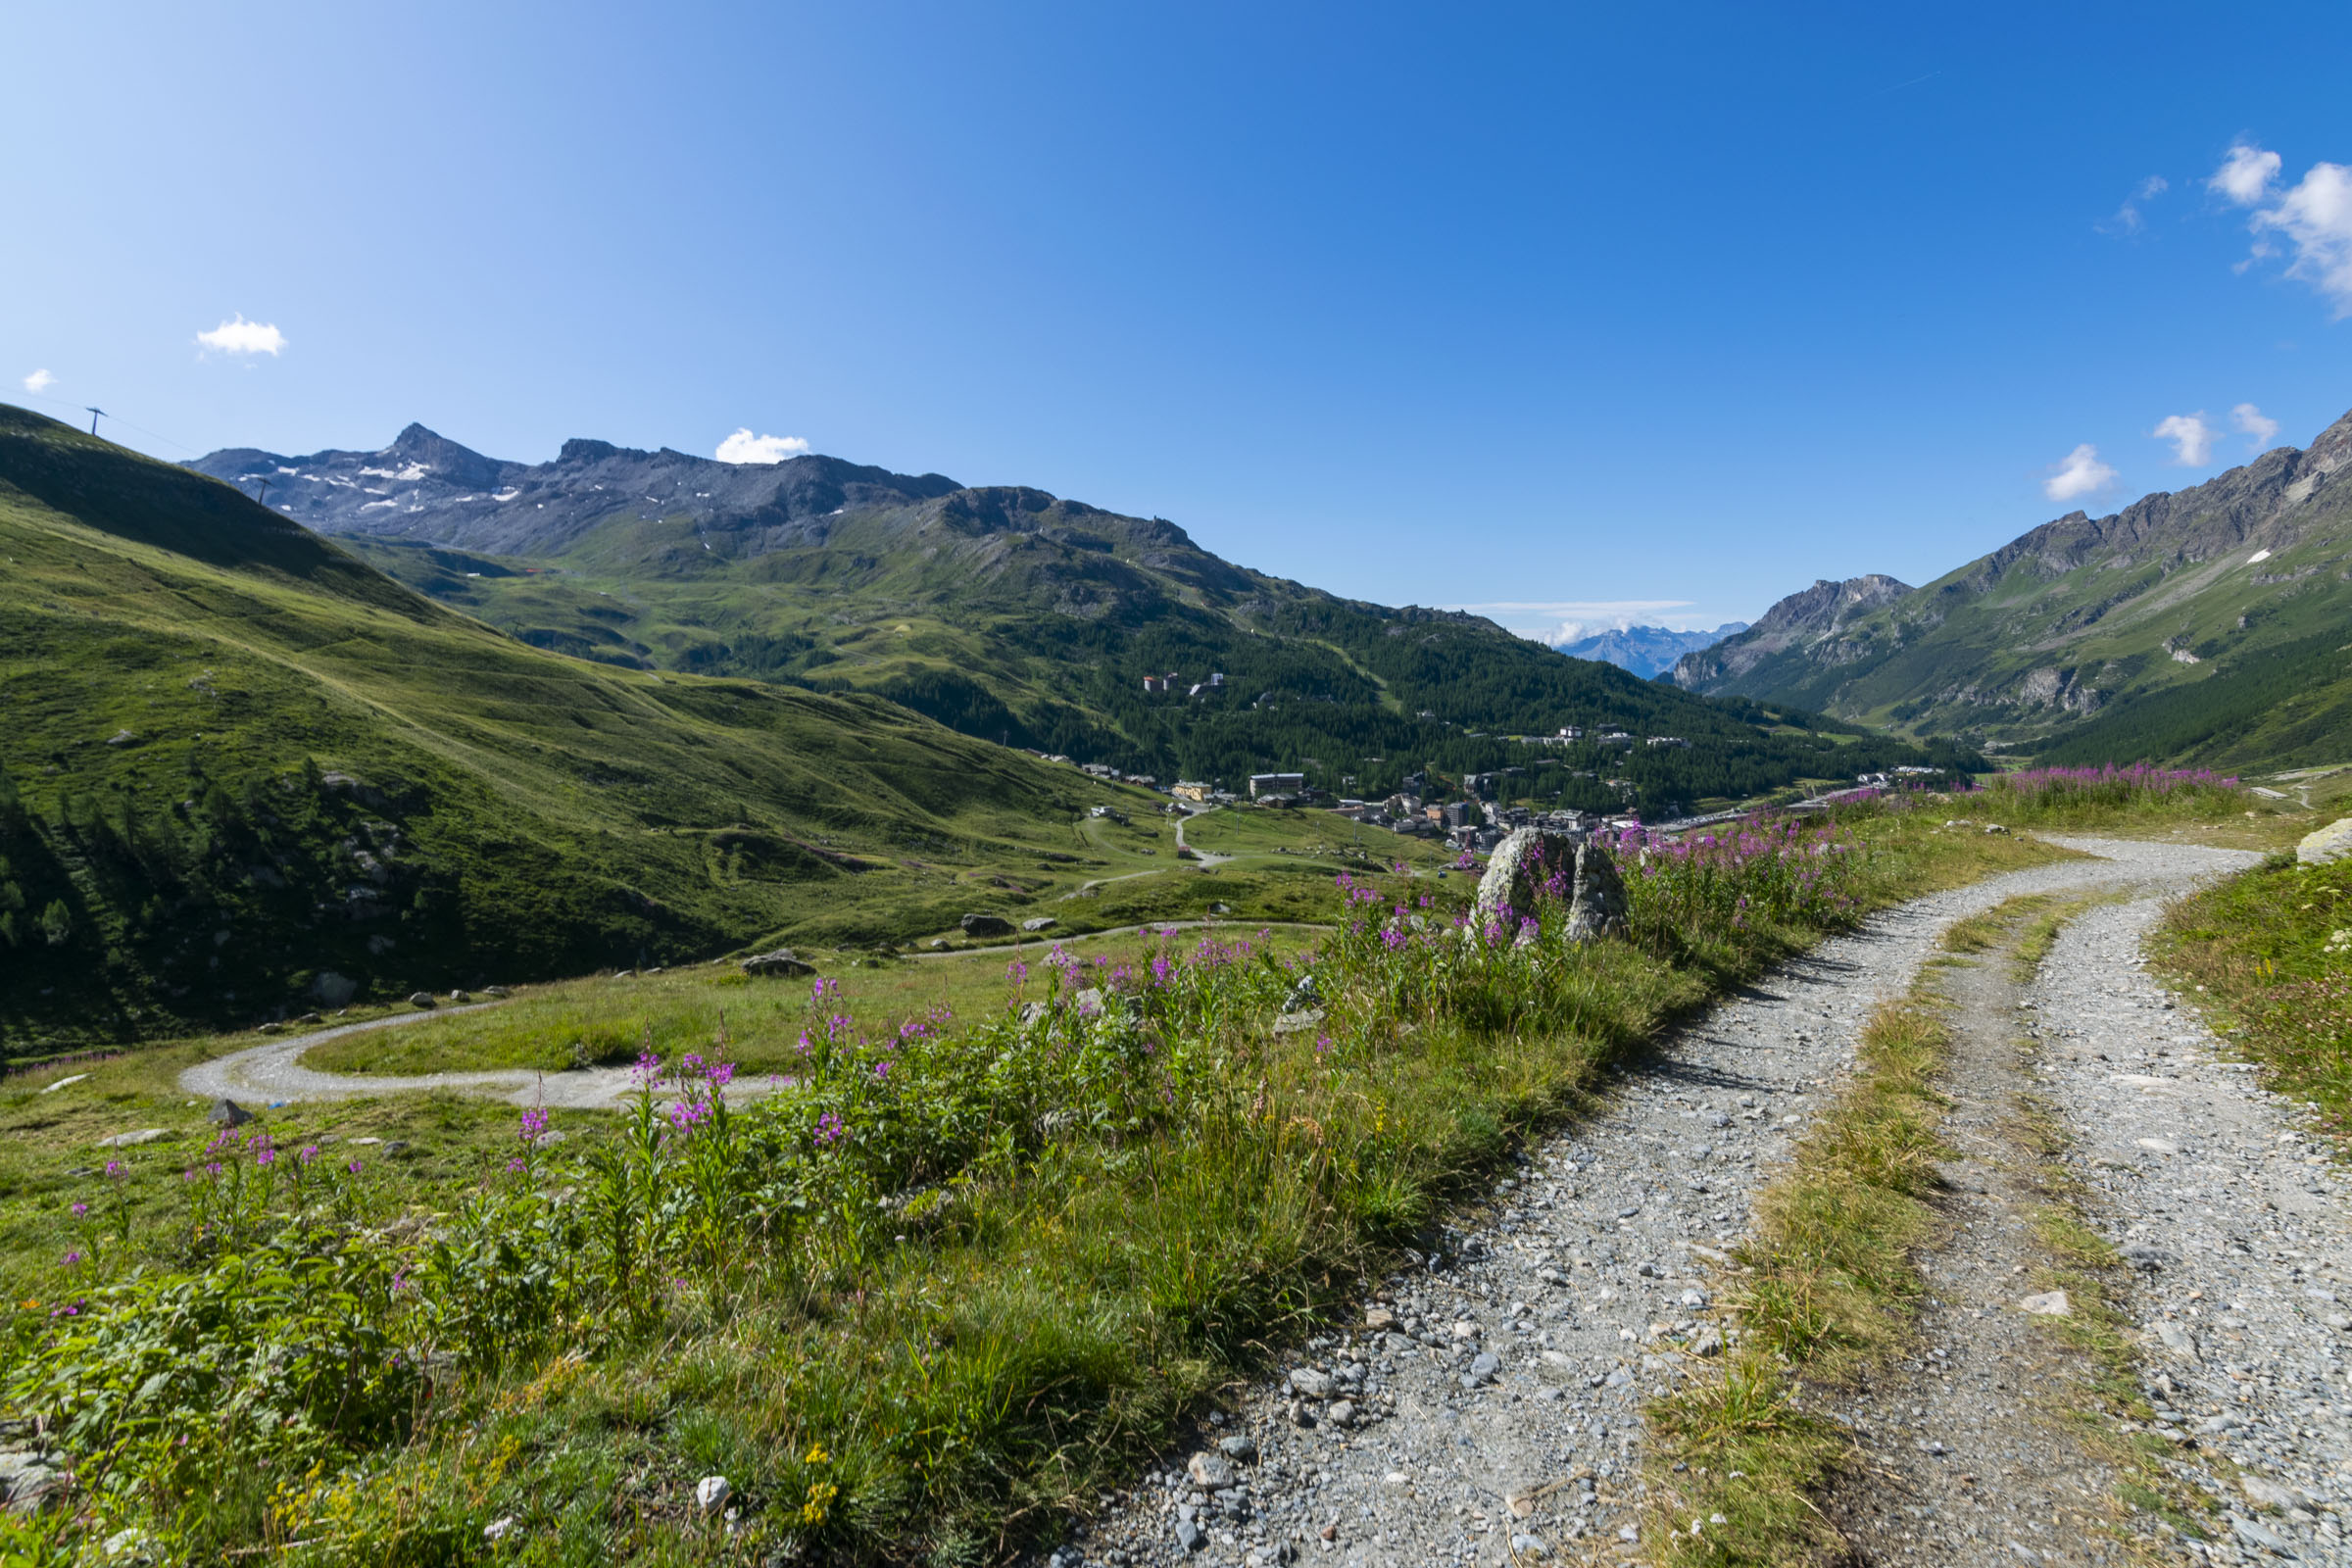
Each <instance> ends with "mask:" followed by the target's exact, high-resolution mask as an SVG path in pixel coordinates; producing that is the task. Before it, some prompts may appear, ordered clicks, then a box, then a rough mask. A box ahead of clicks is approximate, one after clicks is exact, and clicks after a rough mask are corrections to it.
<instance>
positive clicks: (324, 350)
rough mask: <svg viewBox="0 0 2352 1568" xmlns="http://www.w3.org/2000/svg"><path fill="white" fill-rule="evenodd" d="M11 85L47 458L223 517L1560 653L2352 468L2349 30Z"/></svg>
mask: <svg viewBox="0 0 2352 1568" xmlns="http://www.w3.org/2000/svg"><path fill="white" fill-rule="evenodd" d="M9 30H10V44H9V48H8V49H7V50H6V51H5V53H4V54H0V126H4V127H5V131H6V134H7V136H8V138H9V142H10V145H11V146H12V147H14V148H16V149H17V150H18V154H19V156H17V157H16V158H13V159H12V160H10V163H9V166H8V172H7V173H6V175H5V176H0V178H4V179H5V188H6V190H7V191H8V193H9V195H8V201H7V211H8V212H9V214H10V217H11V221H10V223H9V225H8V232H7V234H6V235H5V237H0V375H4V376H5V379H0V397H8V398H21V399H22V400H23V401H25V402H28V403H30V404H31V405H32V406H34V407H36V408H41V409H44V410H46V411H49V412H59V413H67V412H70V411H72V410H73V409H77V408H78V407H79V406H80V405H83V404H88V403H96V404H99V405H101V406H103V407H105V408H107V409H109V410H111V411H113V413H114V414H115V415H117V416H118V417H119V419H120V421H122V422H118V423H116V424H115V425H113V426H111V427H110V430H111V433H113V434H115V435H117V436H118V437H119V438H122V439H125V440H128V441H130V442H132V443H134V444H136V445H139V446H141V447H142V448H144V449H146V450H149V451H152V452H155V453H156V454H158V455H159V456H165V457H174V458H177V457H185V456H190V455H193V453H195V452H199V451H205V450H210V449H212V448H215V447H220V446H229V445H251V446H262V447H268V448H270V449H273V450H277V451H282V452H302V451H310V450H315V449H317V448H319V447H325V446H344V447H371V446H375V445H378V444H381V443H383V442H385V441H388V440H389V439H390V438H391V437H392V435H393V434H394V433H395V432H396V431H398V430H399V429H400V427H401V426H402V425H404V424H406V423H408V422H409V421H410V420H412V419H417V420H422V421H423V422H425V423H426V424H429V425H431V426H433V427H434V428H435V429H437V430H439V431H441V432H442V433H443V434H445V435H448V436H451V437H453V438H455V439H457V440H460V441H463V442H465V443H466V444H467V445H469V446H473V447H476V448H478V449H480V450H483V451H486V452H490V453H492V454H495V455H497V456H501V457H510V458H518V459H524V460H540V459H545V458H548V457H551V456H553V454H554V452H555V449H556V447H557V446H558V444H559V443H561V442H562V441H563V440H564V438H565V437H568V436H573V435H591V436H598V437H602V438H605V439H609V440H613V441H618V442H622V443H625V444H629V445H635V446H646V447H651V446H659V445H668V446H673V447H677V448H679V449H681V450H685V451H691V452H701V453H715V452H716V450H717V449H718V447H719V445H720V443H721V442H722V441H724V440H725V439H726V438H727V437H728V436H729V435H730V434H731V433H733V432H736V431H738V430H743V431H748V432H749V435H750V438H751V439H752V441H754V442H756V441H757V438H759V437H761V436H768V437H775V438H781V439H783V440H794V441H805V442H807V443H809V447H810V448H811V449H813V450H816V451H821V452H828V453H833V454H835V455H838V456H841V457H845V458H850V459H853V460H857V461H860V462H868V463H879V464H884V465H888V466H893V467H898V468H904V469H911V470H915V471H924V470H937V471H941V472H945V473H949V474H952V475H954V476H955V477H956V478H957V479H959V480H962V481H964V482H966V483H985V482H1019V483H1026V484H1032V485H1036V486H1039V487H1042V488H1045V489H1048V490H1052V491H1054V492H1056V493H1058V494H1062V495H1068V496H1075V497H1077V498H1079V499H1081V500H1085V501H1088V502H1092V503H1094V504H1096V505H1098V506H1104V507H1111V508H1115V509H1118V510H1121V511H1127V512H1134V513H1139V514H1146V515H1161V516H1166V517H1170V518H1173V519H1174V520H1176V521H1178V522H1180V523H1182V524H1184V525H1185V526H1186V527H1187V528H1189V529H1190V530H1191V531H1192V532H1193V534H1194V535H1195V537H1197V538H1198V539H1199V540H1201V543H1203V544H1204V545H1206V546H1208V547H1209V548H1211V549H1213V550H1216V551H1218V552H1219V553H1220V554H1223V555H1226V556H1228V557H1231V558H1233V559H1235V560H1238V561H1241V562H1243V563H1246V564H1250V565H1253V566H1257V567H1260V568H1262V569H1265V570H1269V571H1274V572H1278V573H1281V574H1283V575H1286V576H1292V577H1297V578H1299V579H1302V580H1305V581H1309V582H1313V583H1316V584H1318V585H1321V586H1324V587H1328V588H1331V589H1334V590H1337V591H1340V592H1343V593H1348V594H1352V595H1357V596H1360V597H1364V598H1368V599H1373V600H1379V601H1383V602H1390V603H1407V602H1410V603H1423V604H1470V605H1509V606H1514V607H1521V608H1514V609H1509V610H1502V611H1497V612H1495V613H1496V614H1497V618H1500V619H1503V620H1505V621H1506V623H1509V624H1513V625H1515V626H1520V627H1522V628H1525V629H1530V630H1535V629H1542V628H1546V627H1556V626H1558V625H1559V624H1560V623H1562V622H1563V621H1566V620H1571V619H1583V620H1595V621H1597V620H1607V619H1611V618H1617V617H1621V616H1625V615H1629V614H1630V615H1631V616H1632V617H1633V618H1637V619H1660V620H1666V621H1670V622H1673V623H1676V624H1697V623H1712V622H1713V621H1715V620H1718V619H1722V618H1728V617H1731V616H1735V615H1737V616H1741V617H1747V616H1752V615H1753V614H1755V613H1757V612H1759V611H1761V610H1762V609H1763V608H1764V607H1765V606H1766V605H1768V604H1769V603H1770V602H1771V601H1772V600H1773V599H1775V598H1777V597H1778V596H1780V595H1781V594H1783V593H1786V592H1789V591H1790V590H1792V589H1795V588H1798V587H1801V586H1804V585H1805V584H1806V583H1808V582H1810V581H1811V580H1812V579H1813V578H1814V577H1816V576H1833V577H1835V576H1846V575H1851V574H1853V573H1857V572H1862V571H1872V570H1878V571H1890V572H1893V573H1895V574H1897V575H1899V576H1902V577H1904V578H1906V579H1907V580H1910V581H1914V582H1919V581H1926V580H1928V579H1929V578H1931V577H1933V576H1935V575H1937V574H1939V573H1940V572H1942V571H1944V570H1947V569H1949V568H1951V567H1953V566H1955V565H1958V564H1961V563H1962V562H1963V561H1965V560H1967V559H1968V558H1969V557H1971V556H1973V555H1975V554H1978V553H1981V552H1982V551H1984V550H1986V549H1989V548H1991V547H1993V546H1994V545H1997V544H1999V543H2001V542H2003V541H2004V540H2007V539H2009V538H2011V537H2013V536H2014V535H2016V534H2017V533H2019V532H2021V531H2023V530H2024V529H2026V528H2028V527H2030V526H2032V525H2033V524H2034V523H2036V522H2039V521H2042V520H2044V519H2046V518H2048V517H2051V516H2054V515H2059V514H2061V513H2063V512H2066V511H2068V510H2071V509H2072V508H2073V507H2076V506H2082V507H2084V508H2087V509H2088V510H2090V511H2092V512H2093V513H2094V514H2095V513H2100V512H2105V511H2111V510H2113V509H2114V508H2115V507H2117V506H2119V505H2121V504H2123V503H2125V502H2128V501H2130V500H2131V499H2132V498H2133V497H2136V496H2138V495H2140V494H2143V493H2145V492H2147V491H2150V490H2161V489H2175V488H2179V487H2180V485H2182V484H2184V483H2192V482H2195V481H2196V480H2198V479H2200V478H2204V477H2208V476H2210V475H2211V474H2212V473H2214V472H2217V471H2219V470H2220V468H2221V467H2222V466H2226V465H2227V464H2229V463H2234V462H2238V461H2242V458H2243V456H2244V455H2245V454H2246V453H2247V452H2248V451H2249V450H2250V448H2251V447H2252V445H2253V444H2254V439H2255V437H2256V436H2259V434H2260V432H2261V430H2262V429H2263V424H2262V422H2261V421H2264V420H2274V421H2276V423H2277V429H2278V433H2277V436H2276V437H2275V440H2276V441H2278V442H2297V443H2300V442H2302V441H2306V440H2308V439H2309V438H2310V437H2311V436H2312V435H2313V434H2314V433H2316V432H2317V431H2318V430H2320V429H2321V428H2323V427H2324V426H2325V425H2327V423H2328V422H2330V421H2331V420H2333V419H2334V418H2335V417H2338V416H2340V415H2342V414H2343V413H2344V412H2345V411H2346V410H2347V409H2348V408H2352V355H2348V354H2347V349H2348V348H2352V321H2348V320H2346V319H2344V315H2345V313H2346V312H2347V310H2352V182H2348V181H2352V176H2348V175H2346V174H2344V172H2343V171H2342V170H2341V168H2340V166H2342V165H2345V164H2352V93H2348V92H2347V91H2346V90H2345V87H2344V84H2343V75H2342V70H2343V64H2342V63H2343V61H2344V60H2345V59H2346V58H2347V56H2348V49H2347V46H2348V45H2352V11H2348V10H2347V9H2346V8H2344V7H2343V6H2341V5H2340V4H2339V5H2332V6H2317V5H2313V6H2293V5H2281V6H2273V7H2267V8H2261V9H2259V10H2253V11H2242V10H2241V11H2237V12H2230V11H2227V10H2216V9H2215V8H2213V7H2211V6H2198V7H2194V8H2190V7H2185V6H2182V7H2171V6H2150V5H2131V6H2124V5H2114V6H2090V5H2073V6H2064V7H2052V6H2047V5H2034V6H2001V5H1965V6H1963V5H1941V6H1912V7H1886V6H1860V5H1855V6H1843V7H1829V6H1822V7H1793V6H1792V7H1770V8H1766V7H1755V6H1733V5H1687V6H1682V7H1676V8H1672V9H1668V8H1640V7H1623V6H1610V7H1606V8H1602V7H1590V8H1588V7H1573V6H1565V5H1545V6H1529V7H1525V8H1510V7H1499V6H1498V7H1435V6H1427V7H1417V8H1397V7H1382V6H1345V7H1343V6H1336V5H1335V6H1285V7H1272V6H1265V5H1248V6H1243V5H1231V6H1228V5H1217V4H1200V5H1190V6H1184V7H1174V6H1158V7H1146V6H1137V5H1117V4H1099V5H1092V6H1081V5H1031V4H1021V3H1014V0H1008V3H1001V4H996V5H990V6H971V5H960V4H954V5H951V4H939V5H901V4H888V3H860V4H856V5H838V6H829V7H787V6H776V5H759V6H752V5H732V6H730V5H694V4H674V3H673V4H668V5H663V6H661V7H630V8H621V7H608V6H598V5H581V4H572V5H564V6H561V7H558V6H552V5H550V6H535V5H525V4H513V5H499V6H480V5H466V6H457V5H440V4H431V3H421V4H411V5H406V6H402V7H399V8H380V7H368V8H362V7H348V6H318V5H300V6H295V5H287V6H282V7H276V6H261V5H231V6H221V7H203V8H199V7H190V6H184V5H136V4H132V5H111V6H105V7H96V6H66V5H55V4H52V5H45V6H40V7H37V8H34V7H21V8H18V9H17V10H15V11H14V12H13V13H12V16H11V20H10V25H9ZM2233 148H2236V149H2239V150H2238V151H2237V152H2236V153H2234V154H2233V152H2232V149H2233ZM2233 158H2234V160H2235V161H2234V162H2232V159H2233ZM2331 171H2333V172H2331ZM2225 172H2227V174H2228V176H2229V177H2227V178H2225V179H2224V180H2223V181H2222V183H2221V184H2219V185H2216V184H2214V183H2212V182H2213V181H2214V180H2215V178H2216V176H2217V174H2223V173H2225ZM2158 182H2161V183H2160V184H2159V183H2158ZM240 322H242V323H244V324H243V325H240V324H239V323H240ZM224 323H225V324H226V325H227V326H228V327H229V328H230V330H229V331H228V332H227V333H226V334H225V335H223V334H222V333H221V330H220V329H221V327H222V326H223V324H224ZM199 333H210V334H213V341H212V343H211V345H209V346H208V345H207V344H204V343H200V342H199V338H198V334H199ZM35 372H45V373H46V375H47V376H48V377H50V378H52V379H50V380H47V381H45V382H44V381H41V380H40V379H39V378H38V377H37V376H36V375H35ZM26 377H34V381H35V384H34V385H32V386H30V387H27V386H26V385H25V378H26ZM20 388H24V390H20ZM2240 404H2245V405H2251V406H2252V407H2253V408H2254V409H2255V410H2257V411H2259V413H2258V416H2249V417H2245V418H2242V419H2241V418H2239V417H2235V416H2233V414H2232V411H2233V410H2234V409H2236V408H2237V406H2238V405H2240ZM2198 417H2201V423H2197V424H2190V423H2186V422H2183V423H2178V424H2174V425H2172V426H2170V427H2169V428H2170V429H2171V430H2172V431H2173V432H2174V437H2173V438H2170V439H2160V438H2158V437H2157V436H2156V435H2155V434H2154V432H2155V431H2156V430H2157V429H2158V428H2159V426H2160V425H2161V424H2162V423H2163V421H2165V420H2167V419H2180V420H2182V421H2187V420H2190V419H2192V418H2198ZM2241 424H2251V426H2252V429H2253V431H2254V435H2253V436H2249V434H2247V433H2246V432H2245V431H2243V430H2241V429H2240V428H2239V427H2238V426H2239V425H2241ZM2201 431H2211V432H2213V434H2212V437H2211V439H2210V440H2206V439H2204V438H2203V437H2202V436H2201V434H2200V432H2201ZM780 444H781V441H779V442H777V443H771V444H770V445H769V447H768V450H771V451H772V450H776V449H778V447H779V446H780ZM2085 448H2087V449H2090V450H2089V451H2088V452H2084V451H2083V450H2082V449H2085ZM2183 455H2185V456H2186V458H2187V459H2189V460H2190V461H2187V462H2185V463H2183V462H2181V461H2179V460H2180V457H2181V456H2183ZM1593 606H1600V607H1603V608H1601V609H1597V610H1595V609H1593V608H1590V607H1593ZM1643 607H1647V608H1643Z"/></svg>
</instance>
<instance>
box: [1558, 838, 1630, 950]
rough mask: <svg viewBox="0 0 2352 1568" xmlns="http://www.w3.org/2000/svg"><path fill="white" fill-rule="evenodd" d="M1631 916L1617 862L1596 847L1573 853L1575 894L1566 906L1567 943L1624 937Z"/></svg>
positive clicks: (1582, 848)
mask: <svg viewBox="0 0 2352 1568" xmlns="http://www.w3.org/2000/svg"><path fill="white" fill-rule="evenodd" d="M1629 912H1630V906H1628V904H1627V902H1626V897H1625V883H1624V881H1623V880H1622V879H1621V878H1620V877H1619V876H1618V875H1617V862H1616V861H1615V860H1613V859H1611V858H1609V852H1608V851H1606V850H1604V849H1602V848H1601V847H1600V846H1599V845H1597V844H1580V845H1578V846H1577V851H1576V894H1575V897H1573V898H1572V899H1570V900H1569V903H1568V940H1569V941H1571V942H1592V941H1593V940H1595V939H1597V938H1600V937H1621V936H1623V935H1625V931H1626V923H1627V915H1628V913H1629Z"/></svg>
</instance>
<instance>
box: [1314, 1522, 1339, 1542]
mask: <svg viewBox="0 0 2352 1568" xmlns="http://www.w3.org/2000/svg"><path fill="white" fill-rule="evenodd" d="M1315 1534H1316V1535H1317V1536H1319V1537H1321V1538H1322V1539H1323V1540H1325V1541H1337V1540H1339V1539H1340V1527H1339V1526H1338V1525H1325V1526H1324V1527H1323V1528H1322V1529H1320V1530H1318V1531H1316V1532H1315Z"/></svg>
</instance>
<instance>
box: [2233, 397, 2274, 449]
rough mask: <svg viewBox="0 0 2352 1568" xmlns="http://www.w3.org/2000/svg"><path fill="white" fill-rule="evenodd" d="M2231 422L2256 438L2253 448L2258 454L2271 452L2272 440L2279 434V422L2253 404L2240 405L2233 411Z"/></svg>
mask: <svg viewBox="0 0 2352 1568" xmlns="http://www.w3.org/2000/svg"><path fill="white" fill-rule="evenodd" d="M2229 422H2230V423H2231V424H2234V425H2236V426H2237V427H2238V428H2239V429H2240V430H2243V431H2244V432H2245V433H2246V434H2248V435H2250V436H2252V437H2253V438H2254V441H2253V446H2254V450H2255V451H2257V452H2267V451H2269V450H2270V446H2271V438H2272V437H2274V436H2276V435H2277V434H2278V420H2277V419H2274V418H2271V417H2269V416H2267V415H2265V414H2264V413H2263V412H2262V411H2261V410H2260V409H2258V408H2256V407H2255V406H2254V405H2253V404H2251V403H2240V404H2239V405H2238V406H2237V407H2236V408H2234V409H2231V410H2230V411H2229Z"/></svg>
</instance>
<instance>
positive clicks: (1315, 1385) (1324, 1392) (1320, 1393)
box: [1291, 1366, 1332, 1399]
mask: <svg viewBox="0 0 2352 1568" xmlns="http://www.w3.org/2000/svg"><path fill="white" fill-rule="evenodd" d="M1331 1390H1332V1382H1331V1374H1330V1373H1328V1372H1318V1371H1316V1370H1315V1369H1314V1368H1313V1367H1311V1366H1302V1367H1300V1368H1299V1370H1297V1371H1296V1372H1293V1373H1292V1374H1291V1391H1292V1392H1293V1393H1295V1394H1298V1395H1299V1396H1300V1397H1304V1398H1309V1399H1328V1398H1330V1397H1331Z"/></svg>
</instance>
